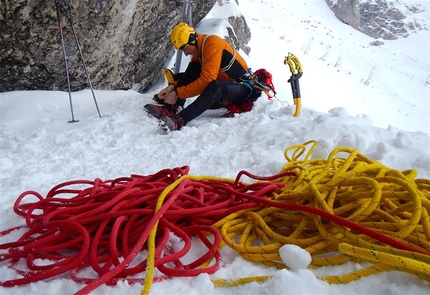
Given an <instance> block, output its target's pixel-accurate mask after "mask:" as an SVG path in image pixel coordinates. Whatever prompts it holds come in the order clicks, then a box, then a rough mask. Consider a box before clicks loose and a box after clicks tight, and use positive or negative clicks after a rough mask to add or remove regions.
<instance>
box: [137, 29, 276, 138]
mask: <svg viewBox="0 0 430 295" xmlns="http://www.w3.org/2000/svg"><path fill="white" fill-rule="evenodd" d="M170 41H171V42H172V44H173V46H174V47H175V48H176V49H177V50H183V52H184V54H185V55H186V56H188V55H192V58H191V61H190V63H189V64H188V66H187V68H186V70H185V72H182V73H177V74H173V73H172V72H170V71H169V70H167V69H163V74H165V76H166V77H167V79H168V82H169V85H168V86H167V87H166V88H164V89H163V90H161V91H160V93H158V95H156V96H155V97H154V100H155V101H157V102H158V103H159V104H160V105H155V104H147V105H145V109H146V111H147V112H148V113H149V114H151V115H153V116H154V117H156V118H158V119H159V120H160V125H161V126H162V128H163V129H164V130H171V131H173V130H179V129H181V128H182V127H183V126H185V125H186V124H187V123H188V122H190V121H191V120H193V119H195V118H196V117H198V116H200V115H201V114H202V113H204V112H205V111H206V110H208V109H219V108H228V109H229V108H231V109H229V111H230V112H232V113H234V112H239V111H240V112H243V111H249V110H251V108H252V105H253V101H255V100H256V99H257V98H258V96H259V94H260V93H261V90H259V89H257V88H256V87H253V85H251V80H250V78H251V77H253V76H254V75H252V73H251V72H250V71H249V68H248V65H247V64H246V61H245V60H244V59H243V57H242V56H241V55H240V54H239V52H238V51H237V50H236V49H235V48H234V47H233V46H232V45H231V44H230V43H229V42H227V41H226V40H224V39H222V38H220V37H218V36H216V35H205V34H198V33H196V31H195V29H194V28H193V27H191V26H189V25H188V24H186V23H179V24H178V25H177V26H175V28H174V29H173V30H172V33H171V36H170ZM260 84H261V83H260ZM265 86H266V87H269V86H267V85H265ZM269 88H270V87H269ZM272 88H273V87H272ZM270 89H271V88H270ZM195 96H198V97H197V98H196V99H195V100H194V101H193V102H192V103H191V104H189V105H187V106H186V107H185V108H184V104H185V100H186V99H187V98H191V97H195ZM232 106H234V108H233V107H232ZM180 108H182V110H181V111H180V112H178V111H179V109H180Z"/></svg>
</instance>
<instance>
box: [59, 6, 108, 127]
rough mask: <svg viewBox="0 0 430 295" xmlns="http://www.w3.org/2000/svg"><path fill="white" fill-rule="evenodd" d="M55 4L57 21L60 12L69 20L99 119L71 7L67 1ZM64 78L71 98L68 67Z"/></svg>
mask: <svg viewBox="0 0 430 295" xmlns="http://www.w3.org/2000/svg"><path fill="white" fill-rule="evenodd" d="M55 4H56V6H57V14H58V19H59V20H60V15H59V14H60V11H61V10H63V11H64V12H65V15H66V17H67V19H68V20H69V25H70V28H71V30H72V34H73V37H74V39H75V43H76V47H77V48H78V53H79V59H80V60H81V62H82V66H83V68H84V72H85V76H86V77H87V82H88V86H89V87H90V90H91V93H92V95H93V99H94V103H95V106H96V109H97V113H98V115H99V118H101V117H102V116H101V114H100V110H99V106H98V104H97V99H96V95H95V93H94V89H93V85H92V84H91V80H90V76H89V74H88V69H87V66H86V64H85V59H84V55H83V54H82V49H81V46H80V44H79V40H78V35H77V33H76V30H75V27H74V24H73V19H72V16H71V13H70V12H71V7H70V4H69V1H68V0H55ZM59 25H60V23H59ZM60 32H61V38H62V39H61V40H62V46H63V51H64V56H65V48H64V38H63V34H62V30H61V27H60ZM66 76H67V79H68V86H69V96H71V95H70V81H69V74H68V67H66Z"/></svg>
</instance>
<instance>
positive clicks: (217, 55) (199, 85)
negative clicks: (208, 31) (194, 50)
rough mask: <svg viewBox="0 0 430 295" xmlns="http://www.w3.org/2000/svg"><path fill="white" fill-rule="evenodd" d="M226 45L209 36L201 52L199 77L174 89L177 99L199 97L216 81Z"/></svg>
mask: <svg viewBox="0 0 430 295" xmlns="http://www.w3.org/2000/svg"><path fill="white" fill-rule="evenodd" d="M227 44H228V43H227V42H226V41H224V40H223V39H221V38H220V37H218V36H209V37H208V38H207V39H206V41H205V45H204V48H203V50H202V53H201V55H202V57H201V61H202V69H201V73H200V77H199V78H197V79H196V80H195V81H194V82H192V83H190V84H188V85H186V86H182V87H178V88H176V93H177V94H178V96H179V98H181V99H185V98H189V97H193V96H196V95H199V94H201V93H202V92H203V90H204V89H205V88H206V87H207V86H208V85H209V83H210V82H211V81H213V80H216V79H217V77H218V73H219V70H220V66H221V58H222V53H223V50H224V49H225V48H226V45H227Z"/></svg>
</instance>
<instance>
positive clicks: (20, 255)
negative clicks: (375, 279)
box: [0, 141, 430, 295]
mask: <svg viewBox="0 0 430 295" xmlns="http://www.w3.org/2000/svg"><path fill="white" fill-rule="evenodd" d="M316 144H317V143H316V141H309V142H306V143H304V144H302V145H293V146H290V147H288V148H287V149H286V150H285V158H286V159H287V163H286V164H285V165H284V167H283V168H282V170H281V171H280V172H279V173H278V174H275V175H272V176H264V177H263V176H256V175H252V174H251V173H249V172H247V171H241V172H239V173H238V175H237V177H236V179H234V180H233V179H228V178H219V177H214V176H192V175H189V167H187V166H184V167H178V168H174V169H164V170H161V171H159V172H157V173H155V174H152V175H147V176H142V175H131V176H129V177H121V178H117V179H114V180H107V181H103V180H101V179H96V180H94V181H88V180H75V181H69V182H65V183H62V184H59V185H56V186H55V187H53V188H52V189H51V190H50V191H49V192H48V193H47V195H46V196H45V197H43V196H42V195H40V194H39V193H37V192H35V191H27V192H24V193H22V194H21V195H20V196H19V197H18V198H17V200H16V202H15V205H14V212H15V213H16V214H17V215H19V216H22V217H23V218H25V220H26V226H21V227H17V228H12V229H7V230H4V231H3V232H0V237H1V236H5V235H8V234H10V233H11V232H12V231H14V230H21V231H24V230H25V229H27V231H26V232H24V234H23V235H22V236H21V238H19V239H18V240H17V241H15V242H8V243H4V244H0V250H2V255H0V262H2V261H9V267H10V268H11V269H14V270H15V271H16V272H17V274H18V275H19V278H16V279H9V280H5V281H0V285H1V286H3V287H12V286H17V285H22V284H28V283H31V282H36V281H40V280H44V279H47V278H52V277H55V276H57V275H60V274H64V273H69V274H70V276H71V278H72V279H73V280H75V281H76V282H79V283H84V284H86V286H85V287H84V288H83V289H82V290H80V291H78V292H77V293H76V294H79V295H81V294H88V293H90V292H91V291H92V290H94V289H96V288H97V287H99V286H100V285H102V284H107V285H115V284H116V283H117V282H118V281H127V282H129V283H141V284H143V288H142V292H141V294H149V291H150V288H151V287H152V284H153V282H158V281H161V280H166V279H169V278H172V277H179V276H188V277H192V276H197V275H199V274H202V273H207V274H209V275H210V274H213V273H214V272H216V271H217V270H218V269H219V268H220V267H221V262H222V257H221V254H220V249H221V248H222V247H223V246H225V245H226V246H228V247H231V248H232V249H234V250H236V251H237V252H238V253H239V255H240V256H241V257H243V258H244V259H246V260H249V261H252V262H256V263H262V264H264V265H266V266H274V267H277V268H285V267H286V266H285V265H284V264H283V263H282V262H281V261H282V260H281V258H280V255H279V253H278V252H279V249H280V247H282V246H283V245H285V244H295V245H297V246H299V247H301V248H303V249H304V250H306V251H308V252H309V253H310V254H311V256H312V262H311V265H310V268H318V267H322V266H327V265H340V264H343V263H345V262H347V261H353V262H355V263H364V264H365V267H364V268H362V269H360V270H358V271H354V272H352V273H349V274H343V275H332V276H324V277H319V278H320V279H322V280H326V281H327V282H329V283H347V282H350V281H352V280H357V279H359V278H361V277H364V276H368V275H371V274H375V273H378V272H382V271H391V270H397V271H404V272H408V273H411V274H413V275H415V276H417V277H419V278H421V279H423V280H426V281H430V275H429V274H430V252H429V251H430V218H429V215H428V212H429V210H430V180H429V179H416V176H417V172H416V171H415V170H407V171H403V172H400V171H398V170H395V169H392V168H389V167H386V166H384V165H382V164H381V163H378V162H377V161H374V160H371V159H369V158H367V157H365V156H364V155H362V154H360V153H359V152H358V151H357V150H353V149H350V148H345V147H339V148H336V149H334V150H333V151H332V152H331V153H330V155H329V156H328V157H327V159H319V158H315V159H311V154H312V152H313V151H314V149H315V147H316ZM244 177H247V178H249V179H253V180H255V182H253V183H245V182H243V181H242V180H241V179H242V178H244ZM172 237H177V239H179V240H180V242H175V240H172ZM192 238H193V239H192ZM195 239H198V240H200V241H201V242H202V244H203V245H204V246H205V247H206V248H207V249H206V252H205V253H203V254H202V256H201V257H198V258H195V260H194V261H191V262H188V263H187V264H185V262H184V261H183V259H182V258H183V257H184V256H185V255H186V254H187V253H188V251H189V250H190V248H191V245H192V243H193V241H194V242H195ZM5 250H6V251H5ZM22 260H25V261H26V263H25V264H24V263H22V262H21V261H22ZM40 261H43V263H41V262H40ZM18 262H20V263H18ZM47 262H49V263H47ZM24 265H25V267H24ZM367 265H369V266H367ZM155 269H157V270H158V271H159V273H161V274H160V275H157V276H156V275H155ZM91 273H95V275H94V274H91ZM85 274H86V275H87V276H88V277H87V276H86V275H85ZM88 274H90V275H88ZM139 274H144V275H145V277H139ZM271 277H272V276H256V277H249V278H225V279H224V278H216V279H215V278H213V279H212V282H213V284H214V285H215V286H217V287H230V286H238V285H242V284H246V283H250V282H263V281H266V280H268V279H270V278H271Z"/></svg>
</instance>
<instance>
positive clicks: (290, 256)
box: [279, 244, 312, 271]
mask: <svg viewBox="0 0 430 295" xmlns="http://www.w3.org/2000/svg"><path fill="white" fill-rule="evenodd" d="M279 255H280V256H281V259H282V262H283V263H284V264H285V265H286V266H288V268H289V269H290V270H291V271H298V270H300V269H306V268H307V267H308V266H309V264H310V263H311V260H312V257H311V254H309V252H307V251H306V250H304V249H302V248H300V247H299V246H297V245H293V244H286V245H284V246H282V247H281V248H280V249H279Z"/></svg>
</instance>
